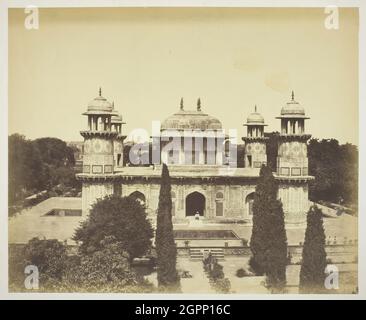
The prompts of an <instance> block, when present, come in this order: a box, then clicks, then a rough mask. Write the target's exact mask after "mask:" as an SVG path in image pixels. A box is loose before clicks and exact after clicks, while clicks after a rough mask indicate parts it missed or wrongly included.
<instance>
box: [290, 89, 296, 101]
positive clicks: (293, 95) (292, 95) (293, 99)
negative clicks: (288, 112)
mask: <svg viewBox="0 0 366 320" xmlns="http://www.w3.org/2000/svg"><path fill="white" fill-rule="evenodd" d="M291 100H292V101H295V93H294V90H292V93H291Z"/></svg>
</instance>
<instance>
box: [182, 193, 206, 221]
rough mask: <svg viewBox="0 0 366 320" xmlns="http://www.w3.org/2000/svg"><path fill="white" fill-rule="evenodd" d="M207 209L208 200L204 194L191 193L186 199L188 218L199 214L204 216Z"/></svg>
mask: <svg viewBox="0 0 366 320" xmlns="http://www.w3.org/2000/svg"><path fill="white" fill-rule="evenodd" d="M205 208H206V198H205V196H204V195H203V194H202V193H199V192H197V191H195V192H192V193H190V194H189V195H188V196H187V198H186V216H187V217H189V216H194V215H195V214H197V213H198V214H199V215H200V216H204V214H205Z"/></svg>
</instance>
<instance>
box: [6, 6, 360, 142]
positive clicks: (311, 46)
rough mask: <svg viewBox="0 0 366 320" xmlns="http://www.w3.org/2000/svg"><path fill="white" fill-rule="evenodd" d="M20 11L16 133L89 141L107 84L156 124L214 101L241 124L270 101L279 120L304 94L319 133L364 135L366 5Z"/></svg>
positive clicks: (266, 109) (269, 111)
mask: <svg viewBox="0 0 366 320" xmlns="http://www.w3.org/2000/svg"><path fill="white" fill-rule="evenodd" d="M25 17H26V14H25V13H24V9H10V10H9V134H11V133H15V132H17V133H21V134H24V135H26V137H27V138H31V139H34V138H38V137H44V136H51V137H58V138H61V139H63V140H66V141H78V140H79V141H81V140H82V138H81V136H80V135H79V131H80V130H82V129H84V128H85V127H86V119H85V117H82V116H81V113H82V112H84V111H85V110H86V108H87V103H88V102H89V101H90V100H92V99H93V98H94V97H95V96H97V95H98V88H99V86H101V87H102V91H103V96H105V97H106V98H107V99H109V100H110V101H114V102H115V107H116V109H117V110H118V111H120V112H121V113H122V115H123V117H124V120H125V121H126V122H127V125H126V126H125V129H124V130H125V133H129V132H130V131H131V130H133V129H135V128H145V129H147V130H149V131H150V130H151V121H152V120H164V118H166V117H168V116H169V115H170V114H172V113H174V112H176V111H178V110H179V101H180V98H181V97H184V101H185V109H195V108H196V100H197V98H198V97H201V100H202V110H203V111H204V112H207V113H209V114H211V115H213V116H215V117H217V118H219V119H220V120H221V121H222V123H223V126H224V127H225V128H226V129H230V128H236V129H238V134H239V136H242V135H244V128H243V127H242V124H243V123H244V122H245V120H246V117H247V116H248V114H249V113H250V112H252V111H253V109H254V105H255V104H257V105H258V110H259V112H261V113H262V114H263V115H264V117H265V121H266V122H267V123H268V124H269V127H268V128H267V131H276V130H279V120H276V119H275V117H276V116H277V115H279V113H280V110H281V107H282V106H283V105H284V104H285V103H286V102H287V101H289V99H290V93H291V90H294V91H295V98H296V100H298V101H299V102H300V103H301V104H302V105H303V106H304V107H305V110H306V113H307V115H308V116H309V117H311V119H310V120H309V121H308V123H307V127H306V131H307V132H308V133H310V134H312V135H313V136H314V137H316V138H336V139H338V140H339V141H340V142H341V143H345V142H350V143H353V144H356V145H357V144H358V9H357V8H340V9H339V29H338V30H327V29H326V28H325V26H324V20H325V19H326V17H327V14H326V13H325V12H324V8H276V9H274V8H68V9H60V8H53V9H40V10H39V29H38V30H27V29H26V28H25V27H24V19H25Z"/></svg>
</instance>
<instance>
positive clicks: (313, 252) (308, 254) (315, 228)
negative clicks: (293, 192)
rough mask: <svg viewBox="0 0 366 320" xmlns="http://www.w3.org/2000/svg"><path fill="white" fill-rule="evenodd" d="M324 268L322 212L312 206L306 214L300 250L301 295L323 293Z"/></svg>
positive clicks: (325, 262)
mask: <svg viewBox="0 0 366 320" xmlns="http://www.w3.org/2000/svg"><path fill="white" fill-rule="evenodd" d="M326 266H327V255H326V252H325V233H324V226H323V216H322V211H321V210H320V209H319V208H318V207H317V206H312V207H311V208H310V209H309V211H308V214H307V227H306V232H305V241H304V247H303V250H302V264H301V270H300V292H301V293H321V292H323V291H324V280H325V276H326V275H325V268H326Z"/></svg>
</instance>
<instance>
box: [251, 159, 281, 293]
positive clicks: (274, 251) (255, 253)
mask: <svg viewBox="0 0 366 320" xmlns="http://www.w3.org/2000/svg"><path fill="white" fill-rule="evenodd" d="M277 191H278V185H277V181H276V180H275V179H274V177H273V175H272V172H271V170H270V168H269V167H267V166H262V168H261V170H260V177H259V179H258V184H257V187H256V190H255V194H254V202H253V229H252V235H251V240H250V249H251V251H252V257H251V259H250V262H249V263H250V266H251V268H252V269H253V271H254V272H255V273H256V274H258V275H262V274H266V276H267V282H268V285H269V286H271V287H273V288H277V289H282V288H283V287H284V285H285V282H286V264H287V237H286V230H285V223H284V213H283V209H282V203H281V201H280V200H278V199H277Z"/></svg>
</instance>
